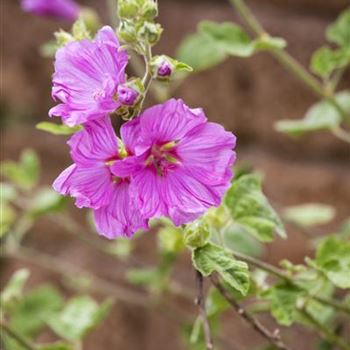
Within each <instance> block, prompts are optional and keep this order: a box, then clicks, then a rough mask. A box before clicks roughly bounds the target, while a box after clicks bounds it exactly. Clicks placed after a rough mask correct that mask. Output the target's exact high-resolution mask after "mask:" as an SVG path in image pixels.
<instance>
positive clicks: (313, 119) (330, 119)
mask: <svg viewBox="0 0 350 350" xmlns="http://www.w3.org/2000/svg"><path fill="white" fill-rule="evenodd" d="M335 99H336V100H337V102H338V104H339V105H340V106H341V107H342V108H343V110H344V111H345V112H346V113H350V92H349V91H342V92H339V93H337V94H336V95H335ZM340 122H341V116H340V115H339V112H338V111H337V110H336V109H335V107H334V106H333V105H332V104H330V103H329V102H327V101H320V102H318V103H316V104H314V105H313V106H312V107H311V108H310V109H309V110H308V111H307V113H306V116H305V118H304V119H297V120H288V119H287V120H280V121H278V122H277V123H276V124H275V128H276V130H277V131H281V132H285V133H287V134H289V135H295V136H300V135H303V134H304V133H306V132H311V131H320V130H330V129H332V128H334V127H336V126H338V125H339V123H340Z"/></svg>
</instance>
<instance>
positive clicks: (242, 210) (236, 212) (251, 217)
mask: <svg viewBox="0 0 350 350" xmlns="http://www.w3.org/2000/svg"><path fill="white" fill-rule="evenodd" d="M225 204H226V205H227V207H228V208H229V210H230V213H231V215H232V218H233V220H234V222H235V223H237V224H240V225H241V226H243V227H244V229H245V230H246V231H247V232H249V233H250V234H252V235H253V236H254V237H256V238H257V239H259V240H261V241H263V242H270V241H272V240H273V237H274V235H273V234H274V232H275V231H276V232H277V233H278V234H279V235H280V236H281V237H285V236H286V233H285V230H284V227H283V224H282V222H281V220H280V218H279V217H278V215H277V213H276V212H275V210H274V209H273V208H272V207H271V205H270V204H269V202H268V200H267V198H266V197H265V196H264V194H263V193H262V190H261V178H260V176H259V175H256V174H251V175H243V176H241V177H240V178H238V179H237V180H236V181H234V182H233V185H232V186H231V188H230V189H229V191H228V192H227V194H226V198H225Z"/></svg>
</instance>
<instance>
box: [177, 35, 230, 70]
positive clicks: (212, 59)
mask: <svg viewBox="0 0 350 350" xmlns="http://www.w3.org/2000/svg"><path fill="white" fill-rule="evenodd" d="M226 56H227V55H226V53H225V52H224V51H223V50H222V49H218V48H217V45H216V44H215V41H214V40H212V39H211V38H210V37H208V36H206V35H205V34H202V33H196V34H192V35H189V36H187V37H186V38H185V39H184V40H183V41H182V42H181V44H180V46H179V48H178V51H177V57H178V59H179V60H180V61H183V62H185V63H186V64H188V65H190V66H191V67H193V69H195V70H197V71H200V70H204V69H208V68H210V67H212V66H215V65H217V64H219V63H221V62H222V61H223V60H224V59H225V58H226Z"/></svg>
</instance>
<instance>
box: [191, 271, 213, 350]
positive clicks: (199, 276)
mask: <svg viewBox="0 0 350 350" xmlns="http://www.w3.org/2000/svg"><path fill="white" fill-rule="evenodd" d="M196 282H197V288H198V296H197V298H196V299H195V303H196V305H197V306H198V308H199V314H200V317H201V319H202V323H203V330H204V337H205V343H206V347H207V349H208V350H213V349H214V345H213V340H212V336H211V332H210V325H209V321H208V317H207V312H206V309H205V296H204V289H203V276H202V274H201V273H200V272H199V271H197V270H196Z"/></svg>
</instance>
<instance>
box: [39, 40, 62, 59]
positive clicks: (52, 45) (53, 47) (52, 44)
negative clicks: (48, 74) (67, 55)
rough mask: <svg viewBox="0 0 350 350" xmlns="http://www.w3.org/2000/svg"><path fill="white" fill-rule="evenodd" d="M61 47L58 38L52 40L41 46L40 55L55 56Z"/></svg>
mask: <svg viewBox="0 0 350 350" xmlns="http://www.w3.org/2000/svg"><path fill="white" fill-rule="evenodd" d="M58 49H59V46H58V45H57V42H56V40H50V41H47V42H46V43H44V44H42V45H41V46H40V48H39V51H40V55H41V56H43V57H45V58H52V57H55V54H56V51H57V50H58Z"/></svg>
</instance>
